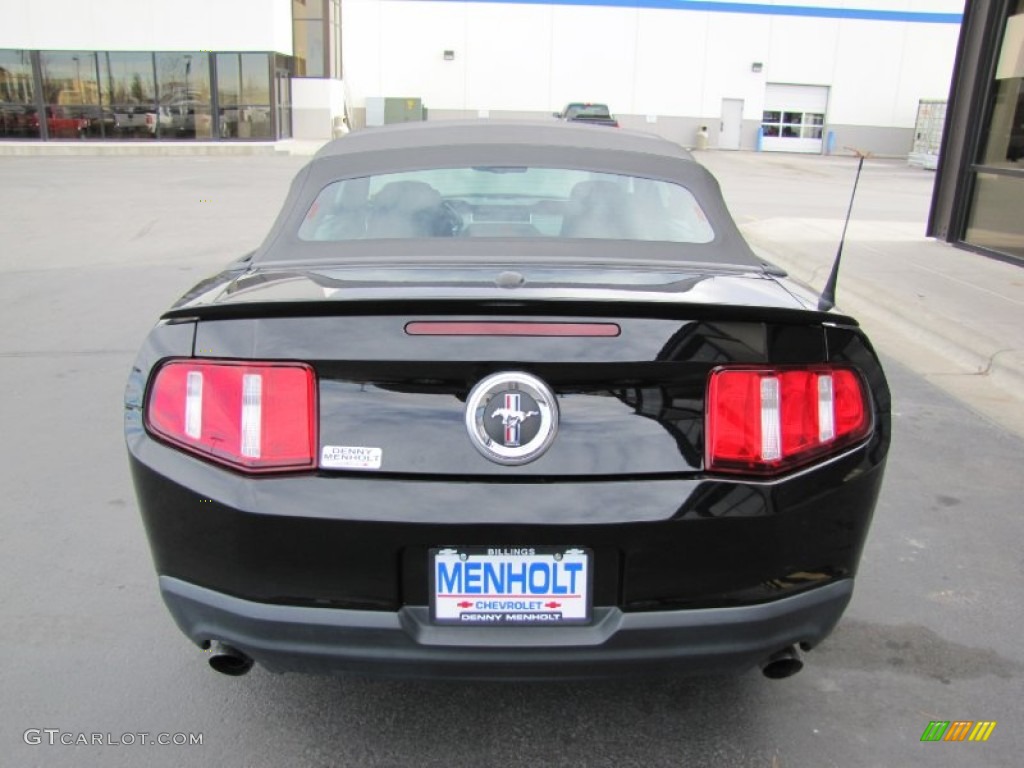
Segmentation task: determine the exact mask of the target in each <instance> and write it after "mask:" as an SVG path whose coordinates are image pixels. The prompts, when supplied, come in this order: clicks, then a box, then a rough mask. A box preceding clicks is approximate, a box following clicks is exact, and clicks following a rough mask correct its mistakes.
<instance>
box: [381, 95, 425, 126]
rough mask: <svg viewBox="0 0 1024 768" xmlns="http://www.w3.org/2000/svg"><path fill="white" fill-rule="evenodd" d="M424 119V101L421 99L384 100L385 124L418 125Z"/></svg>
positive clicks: (391, 98) (390, 98)
mask: <svg viewBox="0 0 1024 768" xmlns="http://www.w3.org/2000/svg"><path fill="white" fill-rule="evenodd" d="M423 119H424V117H423V101H422V100H421V99H410V98H393V97H388V98H386V99H384V123H385V124H387V125H390V124H391V123H418V122H421V121H422V120H423Z"/></svg>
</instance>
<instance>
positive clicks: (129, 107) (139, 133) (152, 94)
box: [99, 51, 158, 139]
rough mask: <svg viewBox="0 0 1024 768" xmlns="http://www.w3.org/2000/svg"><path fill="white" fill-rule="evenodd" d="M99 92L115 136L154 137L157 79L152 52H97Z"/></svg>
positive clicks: (155, 134) (155, 128)
mask: <svg viewBox="0 0 1024 768" xmlns="http://www.w3.org/2000/svg"><path fill="white" fill-rule="evenodd" d="M99 65H100V91H101V94H102V97H103V108H104V109H105V110H109V111H110V113H111V114H112V115H113V130H112V131H111V132H108V133H107V136H108V137H111V138H115V139H134V138H140V139H155V138H156V137H157V123H158V120H157V115H158V110H157V104H156V81H155V79H154V76H153V54H151V53H111V52H109V51H103V52H101V53H100V54H99Z"/></svg>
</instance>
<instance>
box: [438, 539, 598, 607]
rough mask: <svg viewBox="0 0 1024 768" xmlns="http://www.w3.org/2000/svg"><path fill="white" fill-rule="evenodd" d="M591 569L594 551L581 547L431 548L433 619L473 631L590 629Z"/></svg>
mask: <svg viewBox="0 0 1024 768" xmlns="http://www.w3.org/2000/svg"><path fill="white" fill-rule="evenodd" d="M590 565H591V553H590V551H589V550H586V549H583V548H580V547H443V548H439V549H432V550H430V618H431V620H432V621H434V622H435V623H438V624H464V625H475V626H488V625H491V626H550V625H552V624H586V623H588V622H589V621H590V618H591V610H590V608H591V596H590V584H591V567H590Z"/></svg>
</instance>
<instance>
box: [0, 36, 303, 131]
mask: <svg viewBox="0 0 1024 768" xmlns="http://www.w3.org/2000/svg"><path fill="white" fill-rule="evenodd" d="M214 64H216V74H217V92H216V93H214V92H213V90H212V82H213V74H214V69H213V65H214ZM293 64H294V60H293V59H292V58H291V57H288V56H282V55H274V54H267V53H212V52H209V51H180V52H158V53H151V52H147V51H134V52H128V51H98V52H97V51H24V50H9V49H0V139H7V138H35V139H46V138H50V139H87V138H105V139H115V140H122V139H214V138H261V139H272V138H275V137H277V136H282V137H287V136H290V135H291V81H290V78H291V76H292V74H291V73H292V67H293ZM272 65H273V67H272ZM40 83H41V87H37V86H38V85H39V84H40ZM215 108H217V110H218V113H216V114H215V112H214V109H215ZM275 108H276V112H275Z"/></svg>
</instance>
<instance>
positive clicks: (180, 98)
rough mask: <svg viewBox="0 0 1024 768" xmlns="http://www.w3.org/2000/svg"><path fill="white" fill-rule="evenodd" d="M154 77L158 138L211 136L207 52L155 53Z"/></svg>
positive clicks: (211, 113)
mask: <svg viewBox="0 0 1024 768" xmlns="http://www.w3.org/2000/svg"><path fill="white" fill-rule="evenodd" d="M156 80H157V100H158V106H157V116H156V122H157V132H158V135H159V136H160V138H165V139H174V138H178V139H212V138H213V107H212V99H211V96H210V58H209V54H207V53H202V52H199V51H193V52H190V53H158V54H156Z"/></svg>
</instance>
